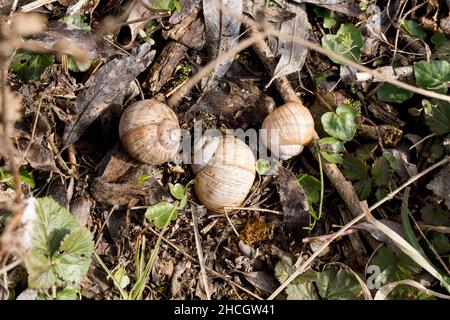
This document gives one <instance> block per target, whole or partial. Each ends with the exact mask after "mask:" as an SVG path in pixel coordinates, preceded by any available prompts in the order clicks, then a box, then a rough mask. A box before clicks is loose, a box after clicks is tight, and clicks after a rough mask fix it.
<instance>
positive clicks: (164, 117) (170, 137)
mask: <svg viewBox="0 0 450 320" xmlns="http://www.w3.org/2000/svg"><path fill="white" fill-rule="evenodd" d="M180 136H181V133H180V126H179V124H178V119H177V116H176V115H175V113H174V112H173V111H172V110H171V109H170V108H169V107H168V106H166V105H165V104H163V103H161V102H159V101H156V100H143V101H139V102H136V103H134V104H133V105H131V106H130V107H128V108H127V109H126V110H125V111H124V112H123V114H122V117H121V119H120V123H119V137H120V140H121V141H122V145H123V147H124V148H125V150H126V151H127V152H128V154H129V155H131V156H132V157H133V158H135V159H136V160H138V161H140V162H143V163H147V164H153V165H157V164H162V163H164V162H168V161H170V160H172V159H173V157H174V156H175V154H176V153H177V151H178V148H179V145H180Z"/></svg>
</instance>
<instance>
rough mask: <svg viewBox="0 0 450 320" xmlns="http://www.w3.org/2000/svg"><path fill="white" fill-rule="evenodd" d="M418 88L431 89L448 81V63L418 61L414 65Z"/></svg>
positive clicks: (449, 70)
mask: <svg viewBox="0 0 450 320" xmlns="http://www.w3.org/2000/svg"><path fill="white" fill-rule="evenodd" d="M414 76H415V77H416V84H417V85H418V86H419V87H422V88H427V89H432V88H435V87H438V86H440V85H442V84H444V83H446V82H448V81H450V63H449V62H447V61H445V60H433V61H431V62H427V61H420V62H417V63H415V64H414Z"/></svg>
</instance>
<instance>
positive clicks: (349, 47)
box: [322, 23, 364, 64]
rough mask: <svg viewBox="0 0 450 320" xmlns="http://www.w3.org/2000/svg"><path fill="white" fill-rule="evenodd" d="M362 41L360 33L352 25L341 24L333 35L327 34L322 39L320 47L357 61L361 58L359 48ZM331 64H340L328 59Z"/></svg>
mask: <svg viewBox="0 0 450 320" xmlns="http://www.w3.org/2000/svg"><path fill="white" fill-rule="evenodd" d="M363 45H364V40H363V37H362V34H361V31H360V30H359V29H358V28H357V27H355V26H354V25H352V24H348V23H347V24H341V26H340V28H339V30H338V31H337V33H336V34H335V35H332V34H327V35H325V36H323V37H322V46H323V47H324V48H326V49H328V50H331V51H333V52H335V53H337V54H340V55H343V56H344V57H346V58H348V59H350V60H353V61H358V60H359V59H360V58H361V48H362V47H363ZM330 59H331V60H332V61H333V62H335V63H338V64H342V63H340V62H339V61H337V60H335V59H333V58H330Z"/></svg>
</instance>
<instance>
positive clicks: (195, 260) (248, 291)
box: [147, 226, 263, 300]
mask: <svg viewBox="0 0 450 320" xmlns="http://www.w3.org/2000/svg"><path fill="white" fill-rule="evenodd" d="M147 229H148V230H150V232H152V233H153V234H154V235H156V236H158V237H159V232H158V231H156V230H154V229H153V228H152V227H150V226H148V227H147ZM162 241H164V242H165V243H166V244H168V245H169V246H171V247H172V248H173V249H175V251H177V252H179V253H181V254H182V255H184V256H185V257H186V258H187V259H189V260H191V261H192V262H194V263H198V260H197V259H195V258H194V257H193V256H191V255H190V254H189V253H187V252H186V251H185V250H184V249H182V248H181V247H179V246H177V245H176V244H174V243H172V241H170V240H167V239H166V238H165V237H162ZM205 268H206V270H207V271H208V272H210V273H211V274H212V275H214V276H216V277H218V278H221V279H223V280H225V281H227V282H229V283H230V284H231V285H233V286H235V287H236V288H239V289H240V290H242V291H244V292H245V293H247V294H248V295H251V296H252V297H253V298H255V299H258V300H263V298H261V297H260V296H258V295H257V294H255V293H253V292H251V291H250V290H248V289H247V288H244V287H243V286H241V285H240V284H238V283H236V282H234V281H233V280H231V279H230V277H229V276H224V275H223V274H221V273H219V272H217V271H215V270H214V269H211V268H210V267H208V266H205Z"/></svg>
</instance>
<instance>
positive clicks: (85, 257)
mask: <svg viewBox="0 0 450 320" xmlns="http://www.w3.org/2000/svg"><path fill="white" fill-rule="evenodd" d="M93 251H94V242H93V237H92V234H91V233H90V232H89V230H87V229H81V228H80V229H78V230H75V231H72V232H71V233H70V234H68V235H67V236H66V237H65V238H64V240H63V242H62V243H61V246H60V248H59V250H58V252H56V253H55V255H54V257H53V261H54V264H55V271H56V272H57V274H58V275H59V277H60V278H62V279H64V280H65V281H73V282H75V283H80V281H81V277H82V276H84V275H85V274H86V273H87V272H88V270H89V266H90V264H91V255H92V252H93Z"/></svg>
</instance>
